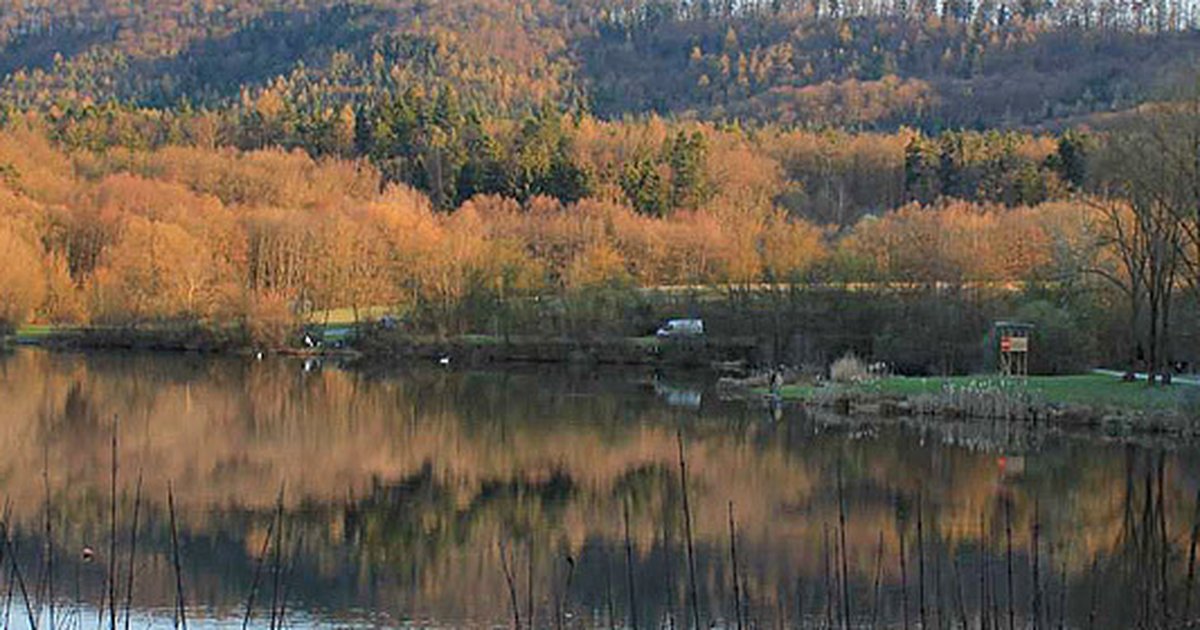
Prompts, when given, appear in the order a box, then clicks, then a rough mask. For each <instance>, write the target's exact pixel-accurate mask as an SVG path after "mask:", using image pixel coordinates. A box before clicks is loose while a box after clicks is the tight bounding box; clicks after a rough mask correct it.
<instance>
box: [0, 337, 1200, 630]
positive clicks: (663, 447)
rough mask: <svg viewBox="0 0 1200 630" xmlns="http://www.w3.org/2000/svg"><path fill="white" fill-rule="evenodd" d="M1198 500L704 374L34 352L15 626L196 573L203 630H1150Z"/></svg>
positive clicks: (1118, 449) (1103, 463)
mask: <svg viewBox="0 0 1200 630" xmlns="http://www.w3.org/2000/svg"><path fill="white" fill-rule="evenodd" d="M679 431H682V436H683V441H684V445H685V448H686V464H687V476H686V481H687V498H688V504H689V509H690V516H691V528H690V530H691V541H692V544H691V548H692V550H693V552H692V554H691V558H692V562H691V563H692V564H693V565H694V572H692V571H689V568H688V567H689V553H688V547H689V545H688V537H687V532H688V529H689V528H688V527H687V524H688V521H687V519H686V517H685V511H684V507H683V506H684V500H683V499H684V494H683V492H682V484H681V475H680V465H679V463H680V462H679V444H678V440H677V432H679ZM114 433H115V435H116V438H117V447H116V451H117V461H118V472H117V494H118V502H117V503H118V505H117V528H116V530H117V540H116V547H115V551H116V553H115V556H114V554H113V553H112V551H111V549H112V534H111V531H112V530H111V517H110V509H111V501H110V497H111V490H110V487H111V485H110V484H111V483H112V482H111V467H112V455H111V453H112V439H113V436H114ZM139 476H141V478H142V489H141V500H140V502H139V501H137V500H136V499H135V497H136V496H137V480H138V478H139ZM839 479H840V483H839ZM1198 481H1200V453H1198V452H1197V451H1196V450H1195V449H1194V448H1192V447H1190V446H1188V445H1183V444H1171V443H1164V444H1156V443H1154V442H1153V441H1148V442H1142V443H1131V442H1128V441H1123V440H1121V439H1115V438H1107V437H1104V436H1099V435H1061V434H1055V433H1045V432H1029V431H1016V430H1014V429H1013V428H1012V427H1006V426H1002V425H993V424H980V425H954V426H940V427H922V426H916V425H911V424H899V423H896V422H887V421H882V420H881V421H879V422H861V421H855V422H849V421H844V420H839V419H837V418H834V417H813V416H810V415H808V414H806V413H804V412H803V411H802V410H799V409H785V410H784V411H783V412H782V413H781V414H778V415H775V416H773V415H772V414H770V413H769V412H768V411H767V410H765V409H763V408H761V407H759V406H757V405H753V404H747V403H738V402H722V401H720V400H719V399H718V397H717V396H716V394H715V389H714V387H713V377H712V376H710V375H705V374H666V375H657V376H656V375H654V374H653V373H649V372H641V371H628V372H626V371H599V372H597V371H579V372H575V371H571V370H568V369H566V368H553V369H542V370H537V369H531V368H525V369H516V370H509V371H492V372H460V371H447V370H441V369H436V366H424V367H420V368H415V367H414V368H409V369H394V370H384V369H376V370H353V369H343V368H340V367H337V366H334V365H329V364H326V365H317V364H312V363H309V364H307V365H306V364H305V363H304V362H303V361H295V360H283V359H270V360H266V361H261V362H259V361H252V360H249V359H231V358H210V357H196V356H176V355H134V354H98V355H87V356H81V355H68V354H51V353H46V352H41V351H35V350H22V351H18V352H16V353H10V354H5V355H0V494H2V495H3V497H6V499H7V505H8V508H7V514H8V517H7V519H6V520H7V522H8V523H9V524H10V527H9V530H10V534H11V543H10V544H9V545H7V546H6V547H5V554H4V556H5V557H4V560H3V565H2V567H3V569H2V570H0V601H3V602H4V611H3V613H0V614H3V616H4V623H5V626H8V625H12V626H14V627H28V626H30V625H32V624H31V621H30V619H31V618H32V619H34V620H35V621H36V622H37V623H38V625H39V627H43V628H45V627H49V625H50V616H51V614H53V615H54V626H55V627H66V628H74V627H98V626H104V627H107V625H108V623H109V621H108V619H109V617H108V615H109V613H108V612H102V611H103V610H104V609H105V607H106V606H107V604H105V603H104V602H105V601H106V600H107V598H108V592H109V588H108V586H107V584H106V583H107V576H108V574H109V572H110V564H112V563H111V562H110V561H111V560H112V559H113V558H114V557H115V559H116V562H115V572H116V575H117V579H116V580H115V584H116V588H115V589H114V590H115V599H116V602H117V604H116V609H117V610H116V618H117V624H118V625H121V624H122V623H123V620H124V614H125V613H124V609H125V605H126V602H125V600H126V597H127V594H128V592H129V588H128V586H129V582H130V566H131V565H132V568H133V571H132V572H133V576H132V578H133V579H132V584H133V589H132V598H131V604H130V608H131V614H132V619H133V625H135V626H146V625H157V626H159V627H171V626H172V625H173V623H174V617H175V613H174V611H175V608H176V604H177V602H178V600H177V590H178V589H177V587H176V576H177V572H176V571H175V569H174V562H173V555H174V554H173V551H175V550H177V551H178V555H179V564H180V569H179V571H178V577H179V578H180V580H181V581H182V583H183V594H184V608H185V611H186V616H187V621H188V623H189V625H191V626H193V627H199V626H205V625H208V626H222V627H240V626H241V624H242V622H243V620H244V618H245V616H246V611H247V607H248V606H247V603H248V601H249V600H250V599H251V596H252V594H253V605H252V606H250V608H251V613H250V624H251V625H253V626H260V627H270V626H271V625H272V620H271V617H272V609H274V614H275V616H276V617H277V618H279V619H283V620H284V622H275V625H280V626H282V625H288V626H293V627H298V626H309V625H323V626H339V627H379V626H384V627H393V626H422V627H429V626H437V627H463V626H469V627H498V626H513V625H515V624H516V623H517V621H516V618H517V617H519V623H520V624H521V625H522V627H529V626H531V625H532V626H533V627H539V628H553V627H559V626H564V627H610V626H620V627H631V626H633V625H635V623H636V625H637V626H638V627H681V628H682V627H688V626H689V625H691V624H692V623H694V620H695V619H697V618H698V619H699V620H700V623H701V625H704V626H709V625H717V626H723V627H736V626H737V625H738V616H739V614H740V616H741V617H742V624H743V625H744V626H746V627H799V626H803V627H843V626H844V625H846V624H847V621H848V623H849V625H851V626H855V627H872V626H879V627H904V626H905V625H906V623H905V620H906V618H907V620H908V624H907V625H908V626H909V627H917V626H918V624H919V623H920V622H921V621H922V619H923V620H924V622H925V625H926V627H931V628H932V627H938V628H943V627H945V628H949V627H954V628H958V627H962V625H963V623H964V622H965V623H966V624H967V625H969V627H971V628H978V627H981V625H982V627H1003V628H1008V627H1009V622H1010V620H1009V615H1010V614H1011V615H1012V617H1013V620H1014V621H1013V625H1014V627H1034V626H1040V627H1047V628H1049V627H1059V625H1060V623H1061V624H1062V625H1063V626H1069V627H1104V628H1124V627H1130V626H1134V625H1142V626H1145V627H1162V626H1167V625H1178V624H1179V623H1180V621H1181V620H1183V619H1184V618H1185V617H1187V618H1191V617H1194V616H1196V612H1197V611H1200V596H1196V597H1189V595H1188V592H1187V591H1188V585H1189V580H1188V565H1189V560H1190V550H1191V546H1192V545H1191V542H1192V535H1193V534H1192V531H1193V523H1194V518H1193V513H1194V510H1195V496H1196V492H1197V489H1198V488H1200V483H1198ZM168 485H170V486H171V488H172V489H173V492H174V495H175V507H176V514H175V520H176V530H177V538H178V541H179V542H178V545H177V547H176V546H174V545H172V542H171V519H170V511H169V508H168V500H167V497H168ZM839 485H840V487H841V491H840V492H839ZM281 496H282V501H280V499H279V497H281ZM839 497H840V498H841V500H840V501H839ZM731 505H732V510H733V517H734V518H733V520H734V526H735V528H736V532H737V535H736V545H731V544H730V542H731V539H730V508H731ZM839 506H841V508H842V509H839ZM135 507H136V510H137V512H138V513H139V518H138V530H137V536H136V546H134V544H133V541H134V539H135V537H134V532H133V530H132V525H133V522H134V512H135ZM277 507H281V513H282V518H277V517H276V513H277ZM626 510H628V538H626V534H625V532H626V527H625V518H624V514H625V511H626ZM47 513H49V515H50V518H49V519H47ZM843 517H844V518H843ZM843 523H844V524H843ZM626 540H628V546H627V545H626ZM902 545H903V547H904V556H903V563H902V562H901V560H902V558H901V553H900V551H901V546H902ZM85 549H88V550H90V555H85V553H84V552H85ZM735 554H736V557H737V561H736V564H735V562H734V561H733V559H732V558H733V556H734V555H735ZM14 560H15V562H14ZM131 560H132V562H131ZM692 575H694V579H692V577H691V576H692ZM735 575H736V577H737V582H736V586H735V579H734V578H735ZM693 582H694V589H693V587H692V584H693ZM256 585H257V586H256ZM693 601H695V602H697V604H696V605H693ZM49 602H54V605H53V607H51V605H50V604H49ZM514 607H515V609H516V610H515V614H514ZM51 608H53V613H51ZM847 617H848V619H847Z"/></svg>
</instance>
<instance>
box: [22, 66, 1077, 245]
mask: <svg viewBox="0 0 1200 630" xmlns="http://www.w3.org/2000/svg"><path fill="white" fill-rule="evenodd" d="M7 118H8V119H9V120H10V121H13V122H14V124H25V123H24V121H26V120H28V119H30V118H32V119H35V120H37V124H39V125H44V126H45V127H46V129H47V133H48V134H49V136H50V138H52V139H53V140H54V141H55V142H56V143H57V144H59V145H61V146H63V147H64V148H66V149H67V150H68V151H77V150H87V151H92V152H104V151H107V150H109V149H110V148H116V149H121V150H128V151H135V152H138V151H147V150H154V149H158V148H162V147H167V146H176V145H187V146H196V147H201V148H216V147H222V146H232V147H236V148H238V149H241V150H246V151H250V150H258V149H265V148H272V147H282V148H285V149H301V150H303V151H305V152H306V153H308V154H310V155H313V156H316V157H318V158H325V157H338V158H343V159H351V160H353V159H357V158H365V159H366V160H369V161H370V162H371V164H372V165H373V166H374V168H375V169H377V170H378V172H379V173H380V175H381V177H382V178H383V180H384V181H385V182H387V183H403V184H407V185H409V186H411V187H413V188H416V189H418V190H421V191H422V192H424V193H425V194H426V195H428V196H429V197H430V198H431V200H432V201H433V203H434V205H435V207H437V208H439V209H443V210H450V209H453V208H456V207H458V206H460V205H461V204H463V203H465V202H466V201H467V200H469V199H471V198H472V197H474V196H476V195H480V194H490V195H500V196H505V197H511V198H515V199H517V200H519V201H522V202H524V201H527V200H528V199H530V198H531V197H534V196H539V195H542V196H549V197H553V198H555V199H559V200H562V201H565V202H568V203H569V202H573V201H577V200H579V199H582V198H585V197H601V198H604V199H607V200H610V201H614V202H618V203H621V204H623V205H628V206H630V207H632V208H634V209H636V210H638V211H639V212H640V213H642V214H646V215H649V216H663V215H665V214H668V213H670V212H673V211H676V210H695V209H697V208H699V207H701V206H703V205H704V204H705V203H707V202H709V201H710V200H711V198H712V197H713V196H714V195H719V194H726V195H728V194H735V193H737V192H738V191H741V193H744V194H747V195H750V196H754V197H758V198H761V199H764V200H769V201H770V202H771V203H774V204H775V205H778V206H779V207H781V208H782V209H784V210H786V211H787V212H788V213H790V214H791V215H793V216H796V217H799V218H804V219H807V220H813V221H816V222H819V223H822V224H834V225H835V226H837V227H844V226H847V225H849V224H852V223H853V222H854V221H856V220H857V219H858V218H859V217H861V216H863V215H864V214H868V213H877V212H880V211H883V210H887V209H891V208H896V207H899V206H900V205H903V204H904V203H906V202H909V201H919V202H922V203H931V202H933V201H935V200H937V199H938V198H940V197H943V196H944V197H954V198H958V199H964V200H968V201H979V202H992V203H1003V204H1005V205H1010V206H1014V205H1036V204H1038V203H1041V202H1043V201H1048V200H1055V199H1062V198H1065V197H1066V196H1067V195H1069V194H1070V192H1071V190H1073V189H1075V188H1077V187H1078V186H1079V185H1081V184H1082V183H1083V179H1084V176H1085V170H1086V161H1087V153H1088V151H1089V142H1090V141H1089V139H1088V137H1087V136H1086V135H1084V134H1080V133H1075V132H1069V133H1066V134H1062V135H1060V136H1055V135H1050V134H1033V133H1027V132H1015V131H988V132H974V131H946V132H942V133H940V134H937V135H934V136H927V135H925V134H922V133H920V132H918V131H914V130H911V129H901V130H900V131H897V132H894V133H851V132H844V131H835V130H826V131H805V130H797V129H789V128H785V127H778V126H757V125H754V126H751V125H747V126H743V125H736V124H714V123H701V122H678V121H676V122H672V121H668V120H666V119H662V118H658V117H654V116H651V117H645V118H639V119H627V120H622V121H605V120H602V119H599V118H596V117H594V116H591V115H588V114H584V113H581V112H578V111H567V112H563V111H561V110H559V109H556V108H554V107H552V106H549V105H547V106H543V107H541V108H539V109H538V110H536V111H535V112H533V113H531V114H528V115H526V116H523V117H520V118H516V119H509V118H504V117H495V116H486V115H484V114H483V113H481V112H480V111H479V110H478V109H476V108H470V107H467V106H465V105H464V104H463V103H462V102H461V100H460V98H459V97H458V96H457V93H456V92H455V91H454V90H452V89H449V88H446V89H443V90H441V91H438V92H434V93H425V92H422V91H420V90H415V89H414V90H408V91H405V92H402V93H397V94H389V95H383V96H380V97H378V98H376V99H373V100H372V101H370V102H368V103H364V104H362V105H360V106H358V107H355V108H352V107H350V106H349V105H346V106H342V107H340V108H334V109H331V108H323V109H321V108H319V109H312V108H305V107H300V106H298V105H297V104H296V103H292V102H289V101H286V100H284V99H282V98H279V96H278V95H277V94H275V93H273V92H268V93H265V94H263V95H262V96H261V97H260V98H258V99H254V100H251V101H248V102H247V103H246V104H245V106H244V107H239V108H236V109H229V110H195V109H184V110H149V109H135V108H129V107H122V106H118V105H106V106H80V107H68V108H64V109H61V110H56V111H54V112H51V113H49V114H47V115H45V116H40V117H39V116H37V115H35V114H25V113H20V112H18V111H16V110H10V111H9V112H8V114H7Z"/></svg>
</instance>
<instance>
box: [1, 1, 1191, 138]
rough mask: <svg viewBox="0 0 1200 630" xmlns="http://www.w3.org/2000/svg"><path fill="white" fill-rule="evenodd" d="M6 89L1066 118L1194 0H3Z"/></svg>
mask: <svg viewBox="0 0 1200 630" xmlns="http://www.w3.org/2000/svg"><path fill="white" fill-rule="evenodd" d="M3 9H4V10H3V11H0V53H2V54H0V76H3V77H4V80H3V84H2V86H0V94H2V95H3V98H4V100H5V101H7V102H9V103H11V104H12V105H14V106H15V107H18V108H20V109H27V108H43V109H45V110H47V111H49V110H51V109H53V108H56V107H57V108H62V107H65V106H67V105H70V104H75V105H79V104H89V103H109V102H120V103H128V104H132V105H135V106H138V107H155V108H176V107H180V106H181V104H190V105H193V106H202V107H208V108H224V107H230V106H238V105H239V104H245V102H246V101H247V100H255V99H258V98H260V97H261V96H262V95H264V94H266V93H272V94H274V96H273V98H279V99H282V100H283V101H286V102H290V103H294V104H298V105H299V106H301V107H305V108H312V109H314V110H332V111H337V110H339V109H340V108H341V107H343V106H346V105H349V106H351V107H357V106H358V105H361V104H363V103H368V102H371V101H374V100H377V99H378V98H379V97H380V96H381V95H384V94H394V93H396V92H403V91H405V90H408V89H410V88H416V89H419V90H422V91H425V92H427V93H434V92H439V91H441V90H443V89H445V88H453V89H454V90H456V91H457V93H458V94H460V95H461V97H462V99H463V101H464V102H465V103H468V104H469V105H470V106H471V107H476V108H478V109H480V110H481V111H486V112H490V113H493V114H499V115H502V116H504V117H507V118H519V117H520V116H523V115H525V114H527V113H530V112H533V111H536V110H537V109H538V108H539V107H541V105H542V104H543V103H545V102H547V101H549V102H553V103H554V104H555V105H557V106H559V107H561V108H565V109H579V110H583V111H591V112H594V113H596V114H598V115H600V116H602V117H604V118H606V119H610V120H611V119H617V118H620V117H622V116H625V115H629V114H635V115H642V114H646V113H649V112H656V113H659V114H663V115H666V114H673V115H680V116H691V117H698V118H703V119H709V120H751V119H752V120H756V121H758V122H773V123H780V124H786V125H797V126H809V127H826V126H850V127H854V128H858V129H876V130H894V129H896V128H898V127H899V126H901V125H908V126H913V127H919V128H922V129H924V130H926V131H938V130H941V129H943V128H950V127H961V126H969V127H980V128H982V127H993V126H1004V127H1018V126H1033V125H1042V124H1061V123H1063V122H1069V121H1073V120H1075V119H1077V118H1079V117H1086V116H1089V115H1091V114H1094V113H1096V112H1106V111H1111V110H1120V109H1125V108H1129V107H1132V106H1135V105H1137V104H1138V103H1140V102H1143V101H1145V100H1147V99H1149V98H1153V97H1154V96H1155V95H1156V92H1157V91H1158V90H1159V89H1160V88H1161V87H1163V86H1166V85H1169V84H1171V83H1172V82H1173V81H1174V80H1175V79H1176V78H1177V77H1178V75H1180V74H1182V73H1187V72H1189V71H1190V70H1191V67H1192V65H1193V64H1192V59H1193V57H1194V56H1195V54H1196V53H1197V52H1198V51H1200V39H1198V38H1197V36H1196V32H1195V26H1196V22H1197V10H1196V6H1195V3H1193V2H1185V1H1183V0H1159V1H1156V2H1136V3H1135V2H1128V1H1126V0H1085V1H1081V2H1070V3H1048V2H1040V1H1037V0H1020V1H1018V2H1015V3H1000V2H993V1H991V0H986V1H980V2H975V1H971V0H952V1H946V2H940V3H937V2H926V1H914V2H909V1H907V0H899V1H893V2H859V1H853V2H848V1H843V0H805V1H803V2H800V1H796V0H763V1H759V2H718V1H711V2H710V1H685V0H646V1H643V0H638V1H627V2H620V3H613V2H602V1H598V0H570V1H567V2H549V1H546V0H532V1H527V2H518V3H513V2H505V1H503V0H445V1H441V2H436V3H431V2H421V1H418V0H317V1H313V2H306V3H303V4H301V5H296V4H295V3H285V2H277V1H275V0H235V1H232V2H222V3H201V2H176V1H167V2H154V3H128V2H116V1H114V0H89V1H83V0H76V1H67V2H9V3H7V4H6V6H4V7H3Z"/></svg>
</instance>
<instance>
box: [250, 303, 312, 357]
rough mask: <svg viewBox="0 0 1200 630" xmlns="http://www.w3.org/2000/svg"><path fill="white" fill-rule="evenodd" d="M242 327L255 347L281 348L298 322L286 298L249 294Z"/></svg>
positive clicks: (296, 327)
mask: <svg viewBox="0 0 1200 630" xmlns="http://www.w3.org/2000/svg"><path fill="white" fill-rule="evenodd" d="M243 325H244V326H245V330H246V336H247V337H249V341H250V343H251V344H253V345H254V346H255V347H259V348H272V349H276V348H283V347H285V346H286V345H287V341H288V338H289V337H290V336H291V334H292V333H293V332H294V331H295V330H296V329H298V328H299V326H300V322H299V320H298V319H297V318H296V316H295V314H294V313H292V309H291V307H290V306H289V305H288V300H287V298H286V297H284V296H282V295H279V294H276V293H269V294H264V295H259V294H251V295H250V296H249V297H248V299H247V304H246V311H245V314H244V319H243Z"/></svg>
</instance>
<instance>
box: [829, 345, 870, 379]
mask: <svg viewBox="0 0 1200 630" xmlns="http://www.w3.org/2000/svg"><path fill="white" fill-rule="evenodd" d="M868 376H869V374H868V372H867V364H866V363H863V361H862V360H861V359H859V358H858V357H857V356H855V354H854V353H853V352H847V353H846V354H845V355H843V356H842V358H840V359H838V360H837V361H834V362H833V365H832V366H831V367H830V368H829V378H830V380H832V381H833V382H835V383H842V384H852V383H861V382H863V381H865V380H867V377H868Z"/></svg>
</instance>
